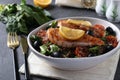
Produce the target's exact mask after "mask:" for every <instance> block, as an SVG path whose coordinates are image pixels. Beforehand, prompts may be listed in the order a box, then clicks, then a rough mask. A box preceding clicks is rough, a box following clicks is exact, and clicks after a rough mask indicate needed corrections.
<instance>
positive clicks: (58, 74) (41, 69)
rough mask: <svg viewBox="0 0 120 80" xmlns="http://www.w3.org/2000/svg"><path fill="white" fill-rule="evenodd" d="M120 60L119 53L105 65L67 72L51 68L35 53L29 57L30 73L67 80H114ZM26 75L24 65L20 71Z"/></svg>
mask: <svg viewBox="0 0 120 80" xmlns="http://www.w3.org/2000/svg"><path fill="white" fill-rule="evenodd" d="M118 60H119V51H118V52H117V53H116V54H115V55H113V56H112V57H110V58H109V59H108V60H106V61H104V62H103V63H101V64H99V65H97V66H95V67H93V68H90V69H88V70H83V71H65V70H60V69H56V68H53V67H51V66H50V65H48V64H47V63H46V62H44V61H42V60H41V59H39V58H38V57H37V56H36V55H35V54H33V52H31V54H30V55H29V58H28V62H29V68H30V73H31V74H33V75H41V76H47V77H54V78H63V79H67V80H113V79H114V74H115V72H116V67H117V63H118ZM19 71H20V72H21V73H24V65H22V66H21V67H20V69H19Z"/></svg>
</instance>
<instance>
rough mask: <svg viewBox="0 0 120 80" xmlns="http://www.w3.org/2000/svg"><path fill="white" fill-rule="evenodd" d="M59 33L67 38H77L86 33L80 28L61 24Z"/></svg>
mask: <svg viewBox="0 0 120 80" xmlns="http://www.w3.org/2000/svg"><path fill="white" fill-rule="evenodd" d="M59 33H60V34H61V35H62V36H63V37H64V38H66V39H69V40H77V39H79V38H80V37H82V36H83V35H84V34H85V31H84V30H80V29H72V28H68V27H64V26H60V27H59Z"/></svg>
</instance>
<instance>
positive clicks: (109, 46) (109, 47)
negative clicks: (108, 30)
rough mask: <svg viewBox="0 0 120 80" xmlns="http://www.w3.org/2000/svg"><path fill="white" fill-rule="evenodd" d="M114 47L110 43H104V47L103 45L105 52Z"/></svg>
mask: <svg viewBox="0 0 120 80" xmlns="http://www.w3.org/2000/svg"><path fill="white" fill-rule="evenodd" d="M113 48H114V47H113V46H112V45H110V44H109V45H106V47H105V52H108V51H110V50H112V49H113Z"/></svg>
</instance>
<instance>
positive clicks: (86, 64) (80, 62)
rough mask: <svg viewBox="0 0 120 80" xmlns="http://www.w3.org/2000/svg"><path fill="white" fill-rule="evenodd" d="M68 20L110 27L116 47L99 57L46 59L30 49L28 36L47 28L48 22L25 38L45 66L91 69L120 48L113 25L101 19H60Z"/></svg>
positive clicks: (119, 35) (119, 34)
mask: <svg viewBox="0 0 120 80" xmlns="http://www.w3.org/2000/svg"><path fill="white" fill-rule="evenodd" d="M68 18H71V19H80V20H87V21H90V22H91V23H92V24H93V25H94V24H102V25H104V26H105V27H108V26H110V27H111V28H112V29H113V30H114V31H115V32H116V37H117V40H118V45H117V47H116V48H114V49H113V50H111V51H109V52H107V53H105V54H102V55H99V56H94V57H82V58H53V57H48V56H45V55H43V54H41V53H40V52H38V51H36V50H35V49H34V48H33V47H32V45H31V42H30V36H31V35H33V34H35V33H36V32H38V31H39V30H40V29H43V28H45V27H47V26H48V24H49V23H51V22H48V23H45V24H43V25H41V26H40V27H38V28H36V29H35V30H33V31H32V32H30V33H29V35H28V38H27V41H28V45H29V47H30V49H31V50H32V51H33V52H34V54H36V55H37V56H38V57H39V58H41V59H43V60H44V61H45V62H46V63H47V64H49V65H51V66H53V67H55V68H59V69H63V70H85V69H88V68H91V67H93V66H96V65H97V64H100V63H101V62H103V61H105V60H106V59H108V58H109V57H110V56H112V55H113V54H115V53H116V52H117V51H118V50H119V48H120V42H119V40H120V33H119V32H120V30H119V29H118V28H117V27H116V26H115V25H114V24H112V23H110V22H108V21H105V20H102V19H97V18H91V17H67V18H61V19H68ZM61 19H57V20H61Z"/></svg>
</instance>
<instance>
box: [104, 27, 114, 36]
mask: <svg viewBox="0 0 120 80" xmlns="http://www.w3.org/2000/svg"><path fill="white" fill-rule="evenodd" d="M106 31H107V32H108V35H114V36H115V35H116V32H115V31H114V30H113V29H112V28H111V27H107V28H106Z"/></svg>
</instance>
